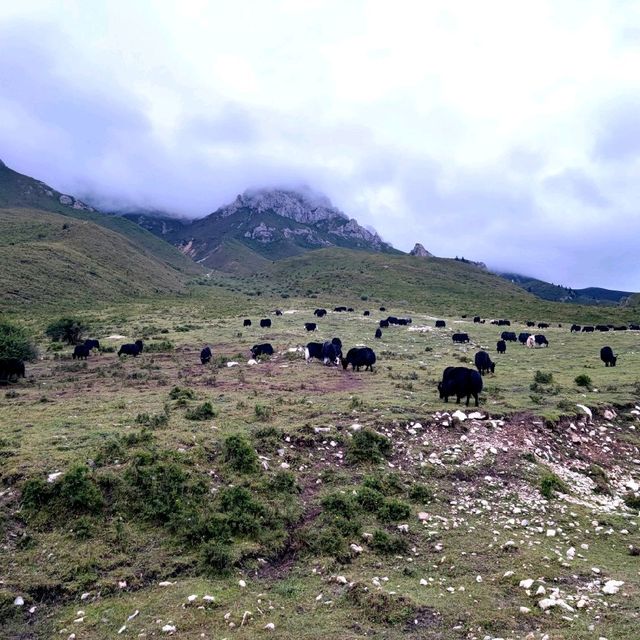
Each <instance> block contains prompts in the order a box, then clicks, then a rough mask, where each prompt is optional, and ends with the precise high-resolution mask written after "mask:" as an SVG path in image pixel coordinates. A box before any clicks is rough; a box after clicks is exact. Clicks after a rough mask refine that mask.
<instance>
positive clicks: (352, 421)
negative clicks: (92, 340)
mask: <svg viewBox="0 0 640 640" xmlns="http://www.w3.org/2000/svg"><path fill="white" fill-rule="evenodd" d="M384 259H385V260H393V259H395V258H394V257H393V256H385V257H384ZM363 260H364V257H363ZM376 264H377V263H376ZM436 264H437V263H436ZM333 273H334V275H336V274H337V275H336V277H341V278H343V280H341V282H346V281H347V278H346V276H344V275H340V273H341V270H340V264H338V265H337V266H336V271H335V272H333ZM312 275H313V274H311V273H309V277H311V276H312ZM444 277H445V276H444V275H443V278H444ZM316 281H317V278H316ZM407 283H408V284H407ZM389 284H390V283H389ZM507 284H508V283H507ZM359 285H360V282H357V283H355V284H353V287H352V289H349V290H348V291H347V292H344V295H342V296H340V297H339V298H333V299H331V298H330V296H329V294H328V293H324V292H323V291H322V290H320V289H318V293H316V292H315V291H314V292H312V295H318V298H311V299H309V298H306V299H303V298H295V297H292V298H288V299H282V298H270V299H263V298H262V297H261V296H257V297H252V298H246V297H243V295H242V289H243V286H244V285H243V283H242V282H241V281H238V280H235V281H232V280H229V281H228V282H227V286H228V288H227V289H225V290H220V289H214V288H213V287H210V286H202V287H200V288H198V289H197V290H196V291H194V292H193V293H192V297H191V298H190V299H189V300H185V299H182V300H173V301H171V300H158V301H155V302H146V303H139V304H135V305H134V304H127V305H116V306H112V307H103V308H93V309H90V310H85V311H83V312H79V313H80V315H82V317H83V319H84V320H85V321H87V322H89V324H91V325H92V328H93V329H92V332H91V336H92V337H97V338H99V339H100V341H101V345H102V347H103V349H104V348H107V349H108V348H109V347H117V346H118V345H119V344H121V343H122V342H125V341H130V340H133V339H135V338H138V337H142V338H143V339H144V340H145V342H146V344H147V345H148V350H147V351H146V352H145V353H143V354H142V355H141V356H140V357H139V358H136V359H133V358H130V359H124V358H123V359H122V360H118V358H117V356H116V355H115V353H113V352H109V351H108V350H107V351H104V352H102V353H100V354H95V355H93V356H92V357H90V359H89V360H88V361H87V362H86V363H85V362H78V361H72V360H71V359H70V355H69V354H70V349H69V348H63V349H60V347H59V346H58V345H55V344H53V343H50V342H48V341H46V340H45V339H44V337H43V335H42V330H43V328H44V326H45V325H46V322H47V320H48V314H45V313H43V314H39V313H34V314H31V315H30V316H29V317H24V316H23V317H22V320H23V322H24V324H26V325H27V326H28V327H29V328H30V330H31V331H32V332H33V335H34V336H35V337H36V338H37V339H38V341H39V347H40V350H41V354H42V359H40V360H39V361H38V362H36V363H34V364H32V365H30V366H28V376H27V379H26V380H25V381H22V382H20V383H18V384H11V385H10V386H8V387H5V388H4V389H3V390H2V394H1V395H0V429H1V430H0V433H1V437H0V459H1V460H2V465H1V466H0V531H1V532H2V539H3V547H2V549H3V553H2V554H0V630H1V632H0V635H1V636H2V637H8V638H22V639H24V638H51V637H63V638H68V637H69V636H70V635H71V634H76V637H77V638H81V637H82V638H90V639H98V638H100V639H101V638H113V637H115V636H117V635H118V632H119V631H120V630H122V631H121V634H120V635H122V636H123V637H166V636H167V635H170V634H174V632H173V631H171V630H170V629H171V628H172V627H175V628H176V631H175V636H176V637H180V638H200V637H205V638H223V637H227V638H232V637H235V638H256V637H269V636H270V637H278V638H291V639H293V638H308V639H312V638H313V639H316V638H328V637H336V638H354V639H355V638H365V637H375V638H388V639H394V638H406V637H408V638H447V639H448V638H454V639H458V638H460V639H463V638H467V639H471V638H478V639H482V638H485V637H489V638H494V637H503V638H535V639H538V640H539V639H540V638H542V637H543V636H544V635H545V634H547V635H548V637H549V638H552V639H557V638H566V639H567V640H568V639H579V640H582V639H584V640H587V639H591V638H594V637H607V638H616V639H617V640H618V639H622V640H631V639H632V638H633V639H635V638H637V628H638V623H639V622H640V621H639V615H640V607H639V606H638V602H640V588H639V587H640V579H639V565H638V556H637V555H630V553H631V552H632V551H633V549H631V550H630V546H631V547H633V548H635V549H637V548H638V547H639V546H640V538H639V535H638V509H637V505H636V506H635V508H634V509H630V508H629V507H627V506H625V503H624V502H623V498H626V499H627V501H628V502H629V504H631V505H634V503H633V502H632V497H633V495H632V494H633V492H632V490H631V489H630V488H629V487H630V486H631V487H632V486H633V484H632V483H633V482H634V479H635V481H636V482H637V480H638V471H639V465H640V463H639V459H640V452H639V446H640V438H639V437H638V431H637V430H638V428H640V420H638V415H637V414H633V413H632V412H631V411H632V410H633V406H634V404H637V403H638V402H639V400H640V397H639V396H640V335H638V333H637V332H611V333H609V334H571V333H570V332H569V329H568V326H566V325H565V326H563V327H561V328H560V327H557V326H554V327H551V328H550V329H547V330H545V331H544V333H545V334H546V336H547V337H548V339H549V342H550V346H549V348H541V349H533V350H532V349H526V348H523V347H520V345H512V344H509V345H508V350H507V353H506V354H504V355H501V356H498V355H497V354H495V342H496V340H497V339H498V334H499V333H500V331H501V330H502V328H498V327H495V326H492V325H489V324H484V325H477V324H473V323H472V322H471V321H470V319H462V318H461V317H460V314H459V313H456V314H455V315H452V314H448V315H445V314H444V313H443V311H446V308H450V307H448V306H447V305H449V304H451V305H453V300H454V298H453V294H452V295H451V297H450V298H449V301H447V299H446V294H445V293H444V292H443V293H442V294H441V297H440V298H439V297H438V295H439V294H438V292H437V287H435V285H429V286H430V287H431V288H430V289H429V293H428V298H427V299H425V301H424V302H423V303H421V304H420V306H419V308H417V309H412V308H411V307H410V306H409V305H408V303H407V302H404V303H401V304H396V305H390V304H387V311H386V312H385V313H381V312H378V311H377V310H376V309H377V306H378V305H379V302H376V303H375V305H374V304H373V302H374V301H373V300H372V299H369V300H366V301H363V300H360V298H359V296H360V291H362V292H363V293H365V294H366V289H362V290H361V289H360V286H359ZM274 286H275V285H274ZM301 286H304V285H303V284H302V281H301ZM321 286H322V287H324V285H321ZM327 286H329V285H327ZM381 286H387V284H386V282H385V281H384V279H383V285H381ZM413 286H414V285H413V284H411V275H410V274H409V276H408V277H407V279H406V282H404V283H400V284H398V285H397V289H396V292H397V291H399V290H400V288H401V287H408V288H407V289H406V290H404V291H403V294H404V293H405V292H408V291H410V290H411V287H413ZM416 286H417V285H416ZM443 286H444V285H443ZM234 288H235V289H236V290H235V291H231V290H230V289H234ZM214 291H215V295H214V293H213V292H214ZM351 291H356V292H357V293H354V294H352V293H350V292H351ZM378 293H380V294H381V293H383V291H382V290H380V291H379V292H378ZM263 295H264V294H263ZM388 295H389V296H392V295H393V290H390V291H389V294H388ZM412 295H413V294H412ZM350 296H352V297H350ZM403 297H405V296H404V295H403V296H402V297H401V298H399V299H403ZM406 297H409V296H408V294H407V296H406ZM381 299H382V298H381ZM389 299H398V298H388V299H387V300H386V302H387V303H388V300H389ZM429 299H431V300H432V301H433V304H434V305H436V303H438V304H439V305H441V306H439V307H436V306H434V309H436V310H437V314H438V317H442V318H443V319H445V320H446V321H447V328H446V329H444V330H435V329H434V328H433V325H434V320H435V317H436V313H434V312H430V310H429V303H428V300H429ZM505 299H506V298H505ZM515 300H516V301H515V302H514V306H513V307H512V308H511V311H516V310H517V311H518V313H521V314H522V315H521V316H520V317H519V318H518V319H519V320H523V319H525V318H528V317H530V314H531V313H532V308H531V307H529V308H528V309H527V308H526V307H524V306H521V307H518V306H515V305H517V304H520V305H526V300H527V299H524V302H523V301H522V299H515ZM518 300H520V301H518ZM322 303H325V304H326V305H327V306H329V307H332V306H334V305H335V304H341V303H345V304H353V305H354V306H355V307H356V312H354V313H349V314H338V313H330V314H329V315H328V316H327V317H326V318H325V319H322V320H320V321H318V324H319V331H318V332H317V334H307V333H306V332H305V331H304V330H303V323H304V322H305V321H308V320H315V318H314V317H313V315H312V311H313V309H314V308H315V307H316V306H322ZM461 304H462V303H461ZM475 304H476V305H478V304H481V301H479V300H476V301H475ZM491 304H493V303H492V302H489V303H487V305H488V307H489V308H490V305H491ZM276 305H279V306H281V308H282V309H283V310H284V311H285V313H284V315H282V316H274V315H273V313H271V312H272V311H273V309H274V308H275V306H276ZM443 307H444V308H443ZM365 308H371V309H372V315H371V317H369V318H367V317H364V316H363V315H362V310H363V309H365ZM550 309H551V310H552V311H550V312H549V314H550V315H549V316H548V317H547V316H545V317H542V316H541V315H538V314H540V313H541V311H540V308H535V314H536V316H537V317H535V319H536V320H543V319H544V320H551V319H554V318H557V317H558V316H559V315H561V314H562V313H564V312H563V311H562V310H560V311H557V307H554V306H553V305H552V306H551V307H550ZM554 309H556V311H555V313H557V314H558V315H556V316H554V315H552V313H554V311H553V310H554ZM474 310H475V309H474ZM464 311H467V309H465V310H464ZM469 311H470V312H471V309H469ZM527 311H528V313H526V315H525V313H523V312H527ZM573 312H574V313H578V312H579V309H578V312H576V311H575V310H574V311H573ZM589 312H593V310H592V309H589ZM387 314H394V315H412V318H413V323H412V325H411V326H410V327H393V328H390V329H388V330H384V335H383V339H382V340H374V339H373V333H374V331H375V328H376V326H377V321H378V319H379V318H380V317H384V316H386V315H387ZM441 314H442V315H441ZM267 315H268V316H269V317H271V318H272V320H273V327H272V328H271V329H269V330H261V329H259V328H258V327H257V326H255V324H256V323H255V321H256V320H257V319H258V318H259V317H266V316H267ZM504 315H507V313H501V314H500V316H501V317H502V316H504ZM243 317H250V318H252V319H253V320H254V326H252V327H250V328H243V327H242V318H243ZM511 319H512V320H514V321H515V318H514V317H512V318H511ZM532 319H534V318H532ZM563 319H564V318H563ZM571 319H575V320H576V321H581V320H582V318H581V317H580V316H577V317H575V316H572V318H571ZM556 324H557V323H556ZM521 326H522V325H519V324H514V325H513V326H512V327H511V328H512V329H513V330H516V331H519V330H521ZM522 330H524V327H522ZM454 331H466V332H468V333H469V335H470V337H471V341H472V342H471V344H470V345H462V346H461V345H454V344H453V343H452V341H451V334H452V333H453V332H454ZM116 335H117V336H122V337H120V338H109V337H108V336H116ZM333 336H339V337H340V338H341V339H342V341H343V344H344V347H345V348H349V347H350V346H353V345H355V344H362V343H365V344H369V345H370V346H372V347H374V348H375V350H376V353H377V355H378V362H377V364H376V367H375V371H374V373H373V374H372V373H369V372H366V373H365V372H352V371H351V370H349V371H343V370H342V369H341V368H340V369H336V368H329V367H324V366H323V365H322V364H321V363H319V362H313V363H305V361H304V359H303V356H302V353H301V351H300V348H301V347H302V346H303V345H304V344H305V343H306V342H307V341H309V340H321V339H327V338H331V337H333ZM259 342H270V343H271V344H273V346H274V347H275V349H276V354H275V355H274V356H273V357H272V358H270V359H267V360H264V361H263V362H260V363H259V364H255V365H249V364H247V361H248V359H249V351H248V349H249V347H251V346H252V345H253V344H256V343H259ZM205 344H210V345H211V346H212V348H213V351H214V361H213V362H212V363H211V364H210V365H206V366H202V365H201V364H200V362H199V359H198V355H199V351H200V349H201V347H202V346H204V345H205ZM603 344H609V345H610V346H612V347H613V349H614V351H615V352H616V353H618V355H619V360H618V366H616V367H615V368H606V367H604V365H603V364H602V363H601V362H600V360H599V356H598V354H599V349H600V347H601V346H602V345H603ZM478 348H486V349H487V350H488V351H489V352H490V354H491V356H492V359H493V360H494V361H495V362H496V363H497V366H496V372H495V374H494V375H488V376H486V377H485V389H484V391H483V393H482V395H481V405H480V408H479V410H480V412H481V416H480V417H475V418H468V419H466V420H464V421H462V422H460V421H458V420H456V419H452V418H451V415H450V414H451V412H452V411H453V410H454V409H456V408H458V407H456V406H455V404H451V403H450V404H449V405H447V404H445V403H443V402H442V401H440V400H439V398H438V395H437V390H436V384H437V381H438V379H439V377H440V375H441V372H442V369H443V368H444V367H445V366H448V365H458V364H460V365H465V363H466V364H468V366H473V365H472V364H471V363H472V361H473V355H474V353H475V352H476V350H477V349H478ZM230 362H237V363H238V364H237V365H234V366H228V364H229V363H230ZM538 371H540V372H542V373H546V374H551V375H552V379H551V381H549V382H544V383H543V382H536V372H538ZM580 374H586V375H588V376H589V377H590V379H591V385H590V386H589V387H588V388H585V387H579V386H577V385H576V383H575V378H576V376H578V375H580ZM538 379H539V380H540V376H538ZM206 403H210V408H207V407H206ZM578 404H581V405H585V406H587V407H589V408H590V409H591V411H592V412H593V419H589V418H588V416H586V414H585V412H584V410H583V409H581V408H579V407H578V406H577V405H578ZM461 408H462V409H463V410H464V411H466V412H467V413H469V412H470V411H472V410H473V408H469V410H467V409H466V408H465V407H464V406H463V407H461ZM605 411H606V412H609V411H611V412H612V413H606V415H605ZM196 418H200V419H196ZM78 469H80V470H81V471H78ZM51 474H60V475H57V476H55V478H54V480H53V481H52V482H50V483H48V482H47V478H48V477H51ZM630 483H631V484H630ZM543 493H544V495H543ZM636 499H637V498H636ZM418 514H426V515H425V516H423V517H424V518H425V519H424V520H420V519H419V517H418ZM403 525H407V526H406V527H404V526H403ZM399 527H401V528H399ZM548 532H553V534H554V535H553V536H552V535H550V533H548ZM596 570H597V571H596ZM510 572H513V573H510ZM525 579H532V580H533V581H534V582H533V584H532V586H531V587H530V588H529V589H528V591H529V594H528V593H527V590H526V589H525V588H524V587H521V586H519V585H520V581H522V580H525ZM609 579H615V580H620V581H623V582H624V585H622V587H621V588H620V590H619V592H618V593H616V594H613V595H605V594H604V593H603V591H602V587H603V585H604V583H605V581H606V580H609ZM241 580H242V581H244V582H243V584H245V586H241V584H240V581H241ZM540 588H542V589H544V592H545V593H544V594H543V593H542V592H540V593H539V594H538V595H537V596H536V592H537V591H538V590H539V589H540ZM554 590H557V591H555V592H554ZM554 593H555V599H554V598H553V597H551V599H554V603H555V604H554V606H552V607H551V608H550V609H549V610H548V612H547V613H545V612H543V611H542V610H541V609H540V607H539V606H538V604H537V603H538V602H539V601H540V600H542V599H544V598H545V597H550V596H553V594H554ZM18 596H19V597H21V598H23V599H24V601H25V604H24V606H22V607H17V606H15V605H14V604H13V601H14V599H15V598H16V597H18ZM189 596H197V597H196V598H195V599H191V600H190V599H189ZM204 596H211V597H212V598H213V599H204ZM560 600H561V601H562V602H563V603H564V605H560V604H557V603H558V602H559V601H560ZM565 605H566V607H570V609H571V610H569V609H567V608H566V607H565ZM33 607H35V609H34V610H33V612H32V613H30V612H29V610H30V609H32V608H33ZM521 607H526V608H527V609H529V611H522V610H521ZM136 612H137V613H136ZM247 612H249V613H247ZM269 623H272V624H273V625H275V630H273V631H270V630H269V629H267V628H265V626H266V625H267V624H269ZM123 627H125V628H124V629H122V628H123ZM163 628H168V629H169V631H163V630H162V629H163Z"/></svg>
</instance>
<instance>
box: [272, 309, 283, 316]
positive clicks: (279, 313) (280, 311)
mask: <svg viewBox="0 0 640 640" xmlns="http://www.w3.org/2000/svg"><path fill="white" fill-rule="evenodd" d="M273 313H275V314H276V315H277V316H281V315H282V309H276V310H275V311H274V312H273Z"/></svg>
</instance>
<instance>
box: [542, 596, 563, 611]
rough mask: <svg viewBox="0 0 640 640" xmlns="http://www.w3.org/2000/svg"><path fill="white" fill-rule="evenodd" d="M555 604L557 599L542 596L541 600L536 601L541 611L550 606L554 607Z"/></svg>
mask: <svg viewBox="0 0 640 640" xmlns="http://www.w3.org/2000/svg"><path fill="white" fill-rule="evenodd" d="M557 604H558V601H557V600H554V599H553V598H543V599H542V600H540V602H538V606H539V607H540V608H541V609H542V610H543V611H546V610H547V609H550V608H551V607H555V606H556V605H557Z"/></svg>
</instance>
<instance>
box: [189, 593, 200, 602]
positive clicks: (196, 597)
mask: <svg viewBox="0 0 640 640" xmlns="http://www.w3.org/2000/svg"><path fill="white" fill-rule="evenodd" d="M197 599H198V596H197V595H195V594H193V595H190V596H188V597H187V600H188V601H189V602H195V601H196V600H197Z"/></svg>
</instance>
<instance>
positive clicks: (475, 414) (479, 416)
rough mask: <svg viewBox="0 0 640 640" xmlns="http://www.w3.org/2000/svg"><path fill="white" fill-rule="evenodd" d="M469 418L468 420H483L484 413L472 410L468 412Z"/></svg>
mask: <svg viewBox="0 0 640 640" xmlns="http://www.w3.org/2000/svg"><path fill="white" fill-rule="evenodd" d="M469 419H470V420H483V419H484V415H483V414H482V413H480V412H479V411H472V412H471V413H470V414H469Z"/></svg>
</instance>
